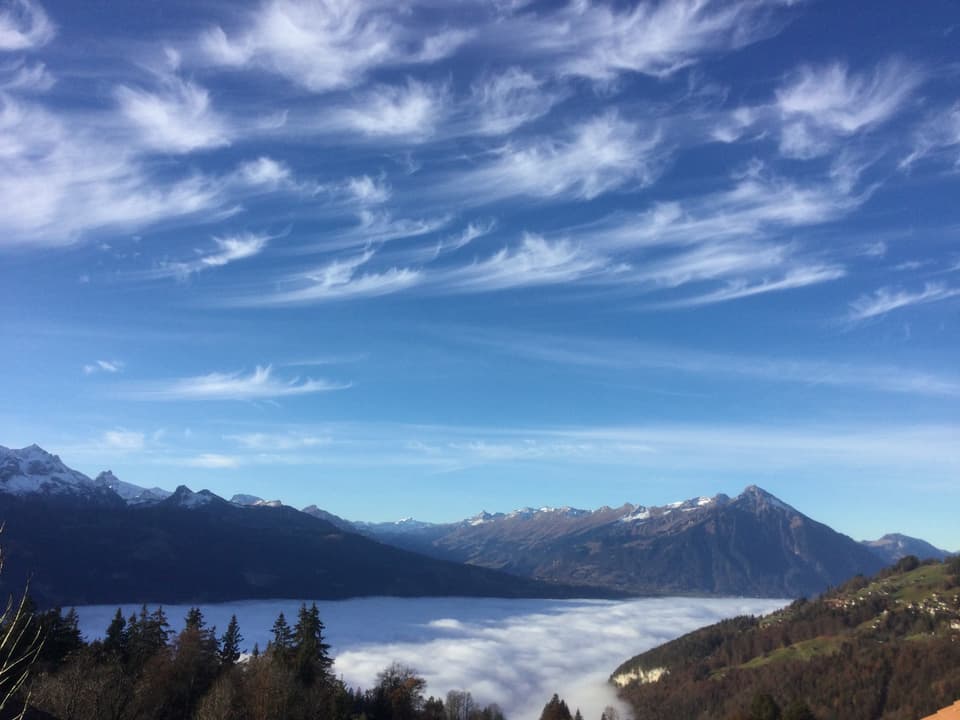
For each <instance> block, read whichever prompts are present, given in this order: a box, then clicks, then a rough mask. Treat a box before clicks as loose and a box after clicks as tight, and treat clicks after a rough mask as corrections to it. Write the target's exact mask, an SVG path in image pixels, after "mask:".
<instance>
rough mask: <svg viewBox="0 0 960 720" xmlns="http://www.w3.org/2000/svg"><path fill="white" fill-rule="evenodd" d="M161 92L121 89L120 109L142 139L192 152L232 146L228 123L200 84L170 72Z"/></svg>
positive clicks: (118, 93)
mask: <svg viewBox="0 0 960 720" xmlns="http://www.w3.org/2000/svg"><path fill="white" fill-rule="evenodd" d="M161 80H162V82H161V88H160V89H159V91H157V92H148V91H146V90H139V89H136V88H131V87H127V86H120V87H119V88H117V91H116V97H117V102H118V103H119V105H120V112H121V113H122V114H123V116H124V117H125V118H126V119H127V121H128V122H130V123H131V124H132V125H133V126H134V127H135V128H136V129H137V131H138V132H139V134H140V142H142V143H143V144H144V145H145V146H146V147H147V148H150V149H153V150H157V151H160V152H170V153H189V152H193V151H194V150H201V149H205V148H215V147H221V146H223V145H228V144H229V142H230V140H229V137H228V130H227V124H226V122H225V121H224V120H223V118H221V117H220V116H219V115H218V114H217V113H216V112H215V111H214V110H213V108H212V107H211V105H210V95H209V93H208V92H207V90H206V89H204V88H202V87H200V86H199V85H197V84H195V83H193V82H189V81H186V80H181V79H180V78H178V77H175V76H172V75H168V76H165V77H163V78H162V79H161Z"/></svg>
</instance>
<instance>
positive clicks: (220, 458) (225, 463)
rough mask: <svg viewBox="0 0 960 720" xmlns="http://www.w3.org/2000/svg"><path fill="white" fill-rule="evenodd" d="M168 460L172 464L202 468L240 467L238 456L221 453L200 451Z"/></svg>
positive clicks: (223, 468)
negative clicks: (200, 452)
mask: <svg viewBox="0 0 960 720" xmlns="http://www.w3.org/2000/svg"><path fill="white" fill-rule="evenodd" d="M170 462H171V464H174V465H181V466H183V467H191V468H203V469H204V470H231V469H233V468H238V467H240V465H241V464H242V462H241V460H240V458H236V457H233V456H230V455H221V454H220V453H202V454H200V455H193V456H190V457H184V458H176V459H173V460H171V461H170Z"/></svg>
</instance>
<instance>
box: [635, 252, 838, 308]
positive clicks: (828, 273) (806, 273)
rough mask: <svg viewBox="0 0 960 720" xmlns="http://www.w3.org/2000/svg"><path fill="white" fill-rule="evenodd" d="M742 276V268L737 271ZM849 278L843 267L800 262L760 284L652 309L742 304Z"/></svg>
mask: <svg viewBox="0 0 960 720" xmlns="http://www.w3.org/2000/svg"><path fill="white" fill-rule="evenodd" d="M737 271H738V272H743V268H738V270H737ZM846 274H847V271H846V269H845V268H844V267H843V266H841V265H820V264H813V263H803V262H799V263H797V264H796V265H795V266H793V267H790V266H787V267H786V268H783V269H782V270H781V271H780V272H779V273H778V274H775V275H773V276H772V277H761V278H759V279H757V280H746V279H743V278H738V279H735V280H732V281H728V282H726V283H725V284H724V285H722V286H721V287H719V288H717V289H715V290H710V291H708V292H705V293H703V294H700V295H691V296H687V297H683V298H679V299H676V300H666V301H663V302H658V303H655V304H654V305H653V307H657V308H664V309H667V308H693V307H700V306H703V305H714V304H716V303H722V302H729V301H731V300H739V299H741V298H747V297H753V296H754V295H763V294H765V293H770V292H782V291H784V290H796V289H799V288H805V287H807V286H809V285H819V284H820V283H824V282H830V281H832V280H839V279H840V278H842V277H844V276H845V275H846Z"/></svg>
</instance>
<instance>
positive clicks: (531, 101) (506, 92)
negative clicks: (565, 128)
mask: <svg viewBox="0 0 960 720" xmlns="http://www.w3.org/2000/svg"><path fill="white" fill-rule="evenodd" d="M564 97H566V93H564V92H562V91H559V90H552V91H548V90H545V89H544V87H543V83H542V81H541V80H539V79H537V78H536V77H534V76H533V75H532V74H530V73H529V72H527V71H525V70H522V69H520V68H516V67H511V68H508V69H506V70H504V71H503V72H501V73H497V74H491V75H487V76H485V77H483V78H481V79H480V80H478V81H477V82H475V83H474V85H473V87H472V89H471V92H470V97H469V98H468V100H467V101H466V108H467V112H468V114H469V116H470V121H469V122H468V125H469V126H470V129H471V130H472V131H473V132H475V133H477V134H480V135H506V134H507V133H511V132H513V131H514V130H516V129H517V128H519V127H521V126H523V125H526V124H527V123H530V122H533V121H534V120H536V119H538V118H540V117H543V116H544V115H546V114H547V113H549V112H550V110H551V109H552V108H553V106H554V105H556V104H557V103H558V102H560V101H561V100H562V99H564Z"/></svg>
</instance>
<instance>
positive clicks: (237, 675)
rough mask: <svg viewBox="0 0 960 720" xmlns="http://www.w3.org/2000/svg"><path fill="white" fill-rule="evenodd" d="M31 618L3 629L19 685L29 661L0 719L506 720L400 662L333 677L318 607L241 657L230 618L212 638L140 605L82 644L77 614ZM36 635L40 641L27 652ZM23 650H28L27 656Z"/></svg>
mask: <svg viewBox="0 0 960 720" xmlns="http://www.w3.org/2000/svg"><path fill="white" fill-rule="evenodd" d="M27 610H28V611H27V612H22V613H20V614H19V616H18V617H15V616H14V614H9V616H8V618H7V621H6V625H5V626H4V627H0V639H3V638H10V645H11V647H10V648H9V649H11V650H14V655H15V656H16V657H25V658H26V660H25V662H24V663H22V664H21V667H20V668H19V670H18V674H16V677H18V678H19V677H21V675H22V672H23V670H24V668H25V667H26V664H28V663H32V668H31V671H30V678H29V681H28V682H26V683H24V684H23V685H22V686H21V687H19V689H17V688H16V687H15V686H14V684H13V682H12V681H8V680H5V675H4V671H3V667H2V663H0V704H2V701H3V699H4V698H5V697H6V696H7V695H9V694H10V693H11V692H12V691H13V695H14V697H13V698H12V699H11V701H10V702H8V703H7V705H8V707H7V709H6V710H4V709H3V708H2V707H0V718H4V717H17V716H18V713H15V714H13V715H5V714H4V713H5V712H7V713H9V712H10V709H11V708H12V707H14V706H16V708H17V710H19V709H20V708H22V707H24V706H25V705H26V706H27V712H26V715H25V716H24V717H25V718H26V719H28V720H29V719H30V718H35V719H36V720H41V719H42V720H279V719H281V718H283V719H287V720H308V719H309V720H320V719H322V720H504V716H503V713H502V712H501V711H500V709H499V708H498V707H497V706H495V705H488V706H480V705H479V704H477V703H476V702H474V700H473V698H472V696H471V695H470V693H469V692H466V691H452V692H450V693H448V695H447V697H446V698H445V699H443V698H435V697H426V696H425V694H424V693H425V689H426V681H425V680H424V679H423V678H422V677H420V676H419V675H418V674H417V673H416V672H415V671H414V670H412V669H411V668H408V667H404V666H402V665H399V664H392V665H390V666H389V667H387V668H385V669H384V670H383V671H382V672H381V673H380V674H379V675H378V676H377V679H376V683H375V685H374V686H373V687H372V688H370V689H368V690H362V689H356V688H350V687H347V686H346V684H345V683H344V682H343V681H342V680H341V679H339V678H337V677H336V676H335V675H334V672H333V658H332V657H331V655H330V647H329V645H328V644H327V642H326V641H325V637H324V632H325V627H324V624H323V622H322V621H321V620H320V616H319V612H318V610H317V606H316V605H315V604H314V605H311V606H309V607H308V606H307V605H302V606H301V607H300V610H299V613H298V616H297V618H296V620H295V622H293V624H291V623H290V622H289V621H288V620H287V618H285V617H284V615H283V614H282V613H281V614H280V615H279V616H278V617H277V620H276V622H275V623H274V625H273V629H272V640H271V641H270V642H269V643H268V644H267V646H266V647H265V648H263V649H262V651H261V649H260V648H258V647H256V646H254V649H253V651H252V653H243V652H242V651H241V647H242V643H243V636H242V634H241V630H240V627H239V624H238V623H237V619H236V617H235V616H234V617H233V618H231V620H230V623H229V625H228V626H227V628H226V629H225V631H224V632H223V633H222V634H218V633H217V632H216V630H215V629H214V628H212V627H209V626H208V625H207V624H206V622H205V620H204V617H203V614H202V613H201V611H200V610H199V609H196V608H194V609H191V610H190V612H189V613H188V614H187V617H186V618H185V625H184V629H183V630H182V631H181V632H179V633H173V632H172V631H171V628H170V624H169V622H168V619H167V617H166V614H165V613H164V611H163V609H162V608H159V607H158V608H156V609H152V610H151V609H149V608H147V607H146V606H144V607H143V608H142V609H141V610H140V612H139V613H137V614H133V615H131V616H130V617H129V618H125V617H124V616H123V614H122V613H121V612H120V610H117V614H116V616H115V617H114V619H113V621H112V622H111V623H110V626H109V627H108V628H107V630H106V632H105V634H104V637H103V639H102V640H95V641H93V642H89V643H88V642H85V641H84V639H83V637H82V636H81V633H80V630H79V626H78V618H77V614H76V612H74V611H73V610H70V611H68V612H66V613H63V612H62V611H61V610H60V609H55V610H51V611H47V612H42V613H39V612H30V611H29V610H30V608H27ZM38 636H39V637H40V638H42V639H43V642H42V644H40V645H37V644H30V643H31V639H35V638H37V637H38ZM18 643H26V644H28V645H29V647H26V648H25V649H26V650H27V655H29V657H27V656H26V655H24V652H23V649H21V650H20V651H16V650H15V649H14V648H13V646H15V645H17V644H18ZM4 649H5V650H6V649H8V648H6V647H5V648H4ZM11 657H13V655H11ZM0 660H2V658H0ZM13 677H14V674H10V678H13Z"/></svg>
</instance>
